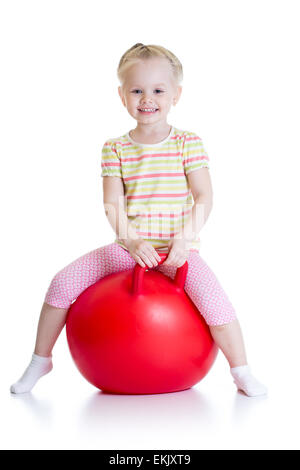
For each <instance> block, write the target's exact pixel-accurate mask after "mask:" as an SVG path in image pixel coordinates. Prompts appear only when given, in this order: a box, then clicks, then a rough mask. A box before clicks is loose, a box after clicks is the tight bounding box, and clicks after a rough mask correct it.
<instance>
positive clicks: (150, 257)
mask: <svg viewBox="0 0 300 470" xmlns="http://www.w3.org/2000/svg"><path fill="white" fill-rule="evenodd" d="M125 246H126V248H127V249H128V251H129V253H130V254H131V256H132V257H133V259H134V260H135V261H136V262H137V263H138V264H139V265H140V266H142V268H145V267H146V266H148V267H149V268H153V267H154V266H158V262H159V261H160V260H161V258H160V256H159V254H158V253H157V251H156V250H155V248H154V247H153V246H152V245H151V243H150V242H147V241H146V240H142V239H140V238H139V239H137V240H127V241H126V243H125Z"/></svg>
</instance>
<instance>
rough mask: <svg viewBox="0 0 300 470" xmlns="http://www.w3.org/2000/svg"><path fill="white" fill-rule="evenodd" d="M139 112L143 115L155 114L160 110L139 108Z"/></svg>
mask: <svg viewBox="0 0 300 470" xmlns="http://www.w3.org/2000/svg"><path fill="white" fill-rule="evenodd" d="M138 111H139V112H140V113H143V114H154V113H156V111H158V108H138Z"/></svg>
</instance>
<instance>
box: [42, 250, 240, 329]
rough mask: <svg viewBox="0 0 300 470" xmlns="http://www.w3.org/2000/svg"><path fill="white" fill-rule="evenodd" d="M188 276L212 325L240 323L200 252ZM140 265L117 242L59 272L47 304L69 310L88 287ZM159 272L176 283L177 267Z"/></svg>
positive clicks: (187, 287)
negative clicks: (235, 321) (234, 321)
mask: <svg viewBox="0 0 300 470" xmlns="http://www.w3.org/2000/svg"><path fill="white" fill-rule="evenodd" d="M187 261H188V266H189V269H188V274H187V277H186V281H185V286H184V290H185V292H186V293H187V294H188V296H189V297H190V299H191V300H192V301H193V303H194V304H195V305H196V307H197V308H198V310H199V312H200V313H201V315H203V317H204V319H205V321H206V323H207V324H208V325H223V324H225V323H230V322H232V321H233V320H235V319H236V314H235V311H234V308H233V306H232V305H231V303H230V301H229V299H228V297H227V295H226V293H225V292H224V290H223V289H222V287H221V285H220V283H219V281H218V280H217V278H216V276H215V275H214V273H213V272H212V271H211V269H210V268H209V267H208V266H207V264H206V263H205V262H204V261H203V259H202V258H201V257H200V255H199V253H198V252H197V251H190V252H189V256H188V259H187ZM135 264H136V261H135V260H134V259H133V258H132V256H131V255H130V253H129V252H128V251H126V250H125V249H124V248H122V247H121V246H120V245H118V244H117V243H116V242H114V243H110V244H109V245H105V246H102V247H100V248H97V249H96V250H93V251H90V252H89V253H87V254H85V255H83V256H81V257H80V258H78V259H76V260H75V261H73V262H72V263H70V264H68V265H67V266H66V267H65V268H63V269H62V270H61V271H59V272H58V273H57V274H56V275H55V276H54V278H53V279H52V281H51V284H50V286H49V289H48V291H47V293H46V296H45V302H46V303H47V304H49V305H52V306H53V307H57V308H65V309H68V308H69V307H70V305H71V304H72V303H73V301H74V300H75V299H76V298H77V297H78V296H79V294H81V292H83V291H84V290H85V289H87V287H89V286H91V285H92V284H94V283H95V282H96V281H98V280H99V279H102V278H103V277H105V276H107V275H109V274H112V273H117V272H120V271H126V270H128V269H132V268H133V267H134V266H135ZM152 269H154V270H159V271H160V272H162V273H163V274H165V275H166V276H169V277H170V278H172V279H174V277H175V273H176V270H177V268H176V267H175V266H164V265H159V266H156V267H155V268H152Z"/></svg>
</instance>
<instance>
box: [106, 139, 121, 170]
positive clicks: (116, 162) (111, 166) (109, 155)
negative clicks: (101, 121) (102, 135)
mask: <svg viewBox="0 0 300 470" xmlns="http://www.w3.org/2000/svg"><path fill="white" fill-rule="evenodd" d="M101 169H102V173H101V176H119V177H120V178H122V167H121V160H120V155H119V154H118V149H117V143H116V142H113V141H111V140H107V141H106V142H105V143H104V145H103V147H102V157H101Z"/></svg>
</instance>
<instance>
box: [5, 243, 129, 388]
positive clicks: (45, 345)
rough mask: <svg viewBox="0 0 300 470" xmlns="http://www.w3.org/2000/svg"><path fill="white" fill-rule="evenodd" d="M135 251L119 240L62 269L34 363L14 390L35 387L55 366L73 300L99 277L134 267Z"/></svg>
mask: <svg viewBox="0 0 300 470" xmlns="http://www.w3.org/2000/svg"><path fill="white" fill-rule="evenodd" d="M134 265H135V261H134V259H133V258H132V257H131V255H130V254H129V253H128V252H127V251H126V250H124V249H123V248H122V247H120V246H119V245H118V244H117V243H111V244H109V245H105V246H103V247H101V248H98V249H96V250H93V251H91V252H89V253H87V254H85V255H83V256H81V257H80V258H78V259H77V260H75V261H73V262H72V263H70V264H69V265H68V266H66V267H65V268H63V269H62V270H61V271H59V272H58V273H57V274H56V275H55V276H54V278H53V279H52V281H51V284H50V286H49V289H48V291H47V293H46V296H45V301H44V304H43V306H42V310H41V313H40V318H39V323H38V329H37V336H36V343H35V349H34V353H33V356H32V360H31V363H30V364H29V366H28V368H27V369H26V371H25V373H24V374H23V376H22V377H21V379H20V380H19V381H18V382H16V383H15V384H14V385H12V386H11V389H10V390H11V392H12V393H24V392H28V391H30V390H31V389H32V387H33V386H34V384H35V383H36V382H37V380H38V379H39V378H40V377H41V376H42V375H45V374H47V373H48V372H50V370H51V369H52V349H53V346H54V344H55V342H56V340H57V338H58V336H59V334H60V332H61V331H62V329H63V327H64V325H65V322H66V317H67V312H68V309H69V307H70V305H71V304H72V302H73V301H74V300H75V299H76V298H77V297H78V295H79V294H81V292H83V291H84V290H85V289H86V288H87V287H89V286H90V285H92V284H94V283H95V282H96V281H98V280H99V279H102V278H103V277H105V276H107V275H109V274H112V273H115V272H120V271H124V270H127V269H131V268H132V267H133V266H134Z"/></svg>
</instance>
